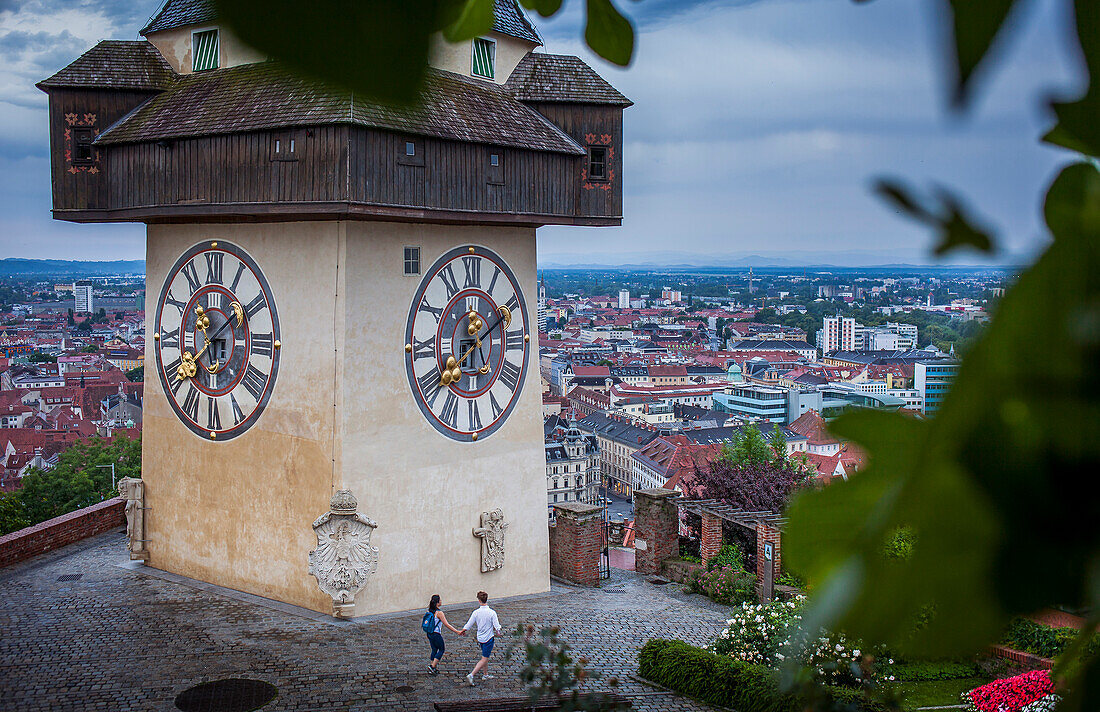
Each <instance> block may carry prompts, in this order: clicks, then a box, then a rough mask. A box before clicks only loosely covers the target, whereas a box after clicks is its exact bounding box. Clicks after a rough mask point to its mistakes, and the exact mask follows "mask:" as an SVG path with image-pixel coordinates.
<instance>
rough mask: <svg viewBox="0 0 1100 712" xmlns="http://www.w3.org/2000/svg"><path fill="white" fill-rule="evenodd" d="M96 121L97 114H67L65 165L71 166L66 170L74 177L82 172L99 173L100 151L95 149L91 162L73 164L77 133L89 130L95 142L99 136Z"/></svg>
mask: <svg viewBox="0 0 1100 712" xmlns="http://www.w3.org/2000/svg"><path fill="white" fill-rule="evenodd" d="M95 120H96V115H95V114H76V113H71V114H65V163H67V164H68V165H69V167H68V168H67V169H66V170H68V171H69V173H72V174H73V175H76V174H77V173H81V172H87V173H92V174H96V173H99V151H97V150H95V149H94V148H93V149H92V160H91V161H88V162H82V161H79V160H78V161H77V162H76V163H75V164H74V162H73V157H74V156H73V151H74V150H75V148H76V145H75V144H76V135H77V133H79V132H81V130H82V129H84V130H87V131H88V134H89V135H90V137H91V140H92V141H95V138H96V136H98V135H99V129H98V128H96V125H95Z"/></svg>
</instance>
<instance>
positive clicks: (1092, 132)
mask: <svg viewBox="0 0 1100 712" xmlns="http://www.w3.org/2000/svg"><path fill="white" fill-rule="evenodd" d="M1074 9H1075V12H1076V18H1077V39H1078V42H1079V43H1080V46H1081V51H1082V54H1083V55H1084V59H1085V66H1086V68H1087V70H1088V73H1089V79H1090V83H1089V88H1088V90H1087V91H1086V92H1085V94H1084V96H1082V97H1081V98H1080V99H1078V100H1077V101H1074V102H1052V104H1051V107H1052V108H1053V109H1054V113H1055V115H1056V116H1057V117H1058V124H1057V125H1056V126H1055V127H1054V128H1053V129H1051V131H1050V132H1049V133H1048V134H1047V135H1046V136H1044V137H1043V140H1045V141H1047V142H1048V143H1053V144H1056V145H1059V146H1063V147H1065V148H1068V149H1070V150H1073V151H1078V152H1079V153H1083V154H1085V155H1086V156H1100V122H1098V121H1097V120H1096V117H1097V116H1100V86H1098V84H1100V3H1097V2H1095V0H1077V1H1076V2H1075V4H1074Z"/></svg>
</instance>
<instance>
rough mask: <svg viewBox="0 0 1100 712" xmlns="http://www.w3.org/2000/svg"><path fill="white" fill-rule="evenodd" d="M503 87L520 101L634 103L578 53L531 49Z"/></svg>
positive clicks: (625, 104) (619, 104)
mask: <svg viewBox="0 0 1100 712" xmlns="http://www.w3.org/2000/svg"><path fill="white" fill-rule="evenodd" d="M504 87H505V88H506V89H508V91H510V92H511V93H512V96H514V97H515V98H516V99H519V100H520V101H530V102H546V103H578V104H610V105H613V106H622V107H627V106H633V105H634V102H632V101H631V100H630V99H627V98H626V97H625V96H623V95H622V94H621V93H620V92H619V90H617V89H616V88H615V87H613V86H611V85H610V84H608V83H607V81H606V80H605V79H604V78H603V77H601V76H600V75H599V74H597V73H596V71H595V70H594V69H592V67H589V66H588V65H587V64H585V63H584V62H583V61H582V60H581V59H580V58H579V57H573V56H570V55H565V54H547V53H544V52H531V53H530V54H528V55H527V56H526V57H524V58H523V59H522V60H520V63H519V64H518V65H517V66H516V68H515V70H514V71H513V72H512V76H510V77H509V78H508V81H507V82H506V83H505V85H504Z"/></svg>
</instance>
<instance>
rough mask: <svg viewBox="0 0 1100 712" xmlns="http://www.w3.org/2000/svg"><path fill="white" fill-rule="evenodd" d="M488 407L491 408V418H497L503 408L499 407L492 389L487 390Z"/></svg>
mask: <svg viewBox="0 0 1100 712" xmlns="http://www.w3.org/2000/svg"><path fill="white" fill-rule="evenodd" d="M489 407H490V408H492V409H493V420H496V419H497V418H499V417H500V414H501V413H503V412H504V409H503V408H501V407H500V403H497V399H496V397H495V396H494V395H493V392H492V391H489Z"/></svg>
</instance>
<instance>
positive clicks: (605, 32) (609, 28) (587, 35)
mask: <svg viewBox="0 0 1100 712" xmlns="http://www.w3.org/2000/svg"><path fill="white" fill-rule="evenodd" d="M587 2H588V23H587V25H585V28H584V39H585V41H586V42H587V43H588V46H589V47H591V48H592V51H594V52H595V53H596V54H598V55H600V56H601V57H603V58H604V59H606V60H607V61H609V62H614V63H615V64H618V65H620V66H623V67H625V66H626V65H628V64H630V60H631V58H632V57H633V55H634V28H633V26H631V24H630V20H627V19H626V18H625V17H623V16H622V14H621V13H620V12H619V11H618V10H617V9H616V8H615V6H614V5H612V4H611V0H587Z"/></svg>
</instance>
